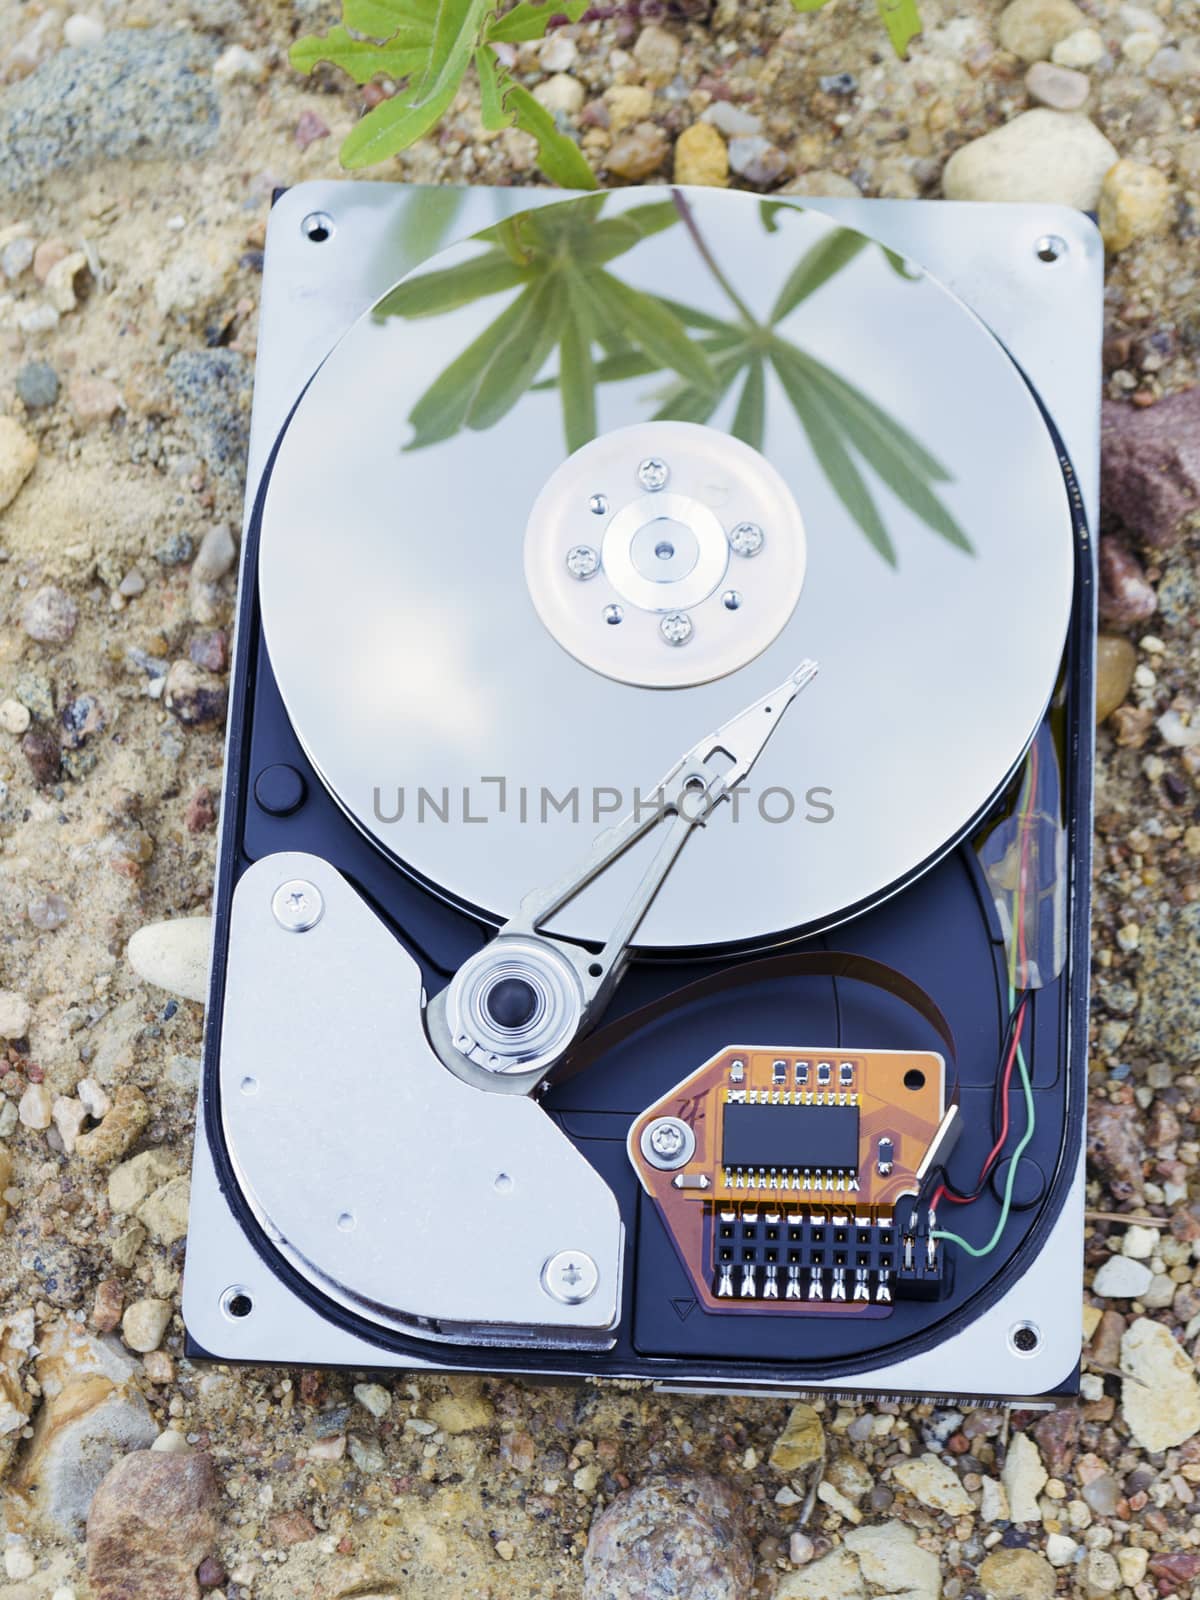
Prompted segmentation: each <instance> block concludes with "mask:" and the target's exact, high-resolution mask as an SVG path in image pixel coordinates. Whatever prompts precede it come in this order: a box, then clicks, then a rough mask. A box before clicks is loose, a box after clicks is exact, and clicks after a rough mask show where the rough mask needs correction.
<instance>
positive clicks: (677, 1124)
mask: <svg viewBox="0 0 1200 1600" xmlns="http://www.w3.org/2000/svg"><path fill="white" fill-rule="evenodd" d="M641 1146H642V1154H643V1155H644V1156H645V1158H646V1160H647V1161H648V1162H649V1163H650V1165H651V1166H652V1167H658V1168H659V1170H660V1171H662V1172H674V1171H675V1170H676V1168H678V1167H686V1166H687V1164H688V1162H689V1161H690V1160H691V1159H692V1157H693V1156H694V1155H695V1153H696V1135H695V1134H694V1133H693V1132H692V1130H691V1128H690V1127H689V1126H688V1125H687V1123H686V1122H684V1121H683V1120H682V1118H680V1117H655V1119H654V1121H653V1122H650V1123H647V1125H646V1126H645V1128H643V1129H642V1138H641Z"/></svg>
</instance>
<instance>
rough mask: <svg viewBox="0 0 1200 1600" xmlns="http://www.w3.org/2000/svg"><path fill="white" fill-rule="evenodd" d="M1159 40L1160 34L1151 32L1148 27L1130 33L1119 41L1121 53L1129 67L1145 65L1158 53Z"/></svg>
mask: <svg viewBox="0 0 1200 1600" xmlns="http://www.w3.org/2000/svg"><path fill="white" fill-rule="evenodd" d="M1161 42H1162V40H1161V37H1160V35H1158V34H1157V33H1151V32H1150V31H1149V29H1145V30H1143V31H1140V32H1138V33H1131V34H1129V36H1128V37H1127V38H1125V39H1122V41H1121V54H1122V55H1123V56H1124V57H1125V59H1126V61H1128V62H1129V64H1130V66H1131V67H1147V66H1149V65H1150V62H1151V61H1152V60H1153V59H1154V57H1155V56H1156V55H1157V54H1158V47H1159V45H1160V44H1161Z"/></svg>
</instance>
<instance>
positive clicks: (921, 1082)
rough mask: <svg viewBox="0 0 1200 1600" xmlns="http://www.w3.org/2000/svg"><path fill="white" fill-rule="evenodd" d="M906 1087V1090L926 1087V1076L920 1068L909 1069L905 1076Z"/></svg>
mask: <svg viewBox="0 0 1200 1600" xmlns="http://www.w3.org/2000/svg"><path fill="white" fill-rule="evenodd" d="M904 1087H905V1088H906V1089H923V1088H924V1087H925V1074H924V1073H923V1072H922V1071H921V1069H920V1067H909V1069H908V1071H907V1072H906V1073H905V1074H904Z"/></svg>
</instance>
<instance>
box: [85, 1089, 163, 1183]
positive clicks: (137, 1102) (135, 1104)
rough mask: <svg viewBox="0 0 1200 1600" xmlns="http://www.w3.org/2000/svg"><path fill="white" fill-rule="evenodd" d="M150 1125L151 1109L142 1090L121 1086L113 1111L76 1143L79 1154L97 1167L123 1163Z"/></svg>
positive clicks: (115, 1098) (115, 1094)
mask: <svg viewBox="0 0 1200 1600" xmlns="http://www.w3.org/2000/svg"><path fill="white" fill-rule="evenodd" d="M149 1121H150V1107H149V1106H148V1105H147V1104H146V1097H145V1096H144V1095H143V1094H142V1091H141V1090H140V1089H135V1088H134V1087H133V1085H132V1084H131V1083H123V1084H121V1085H120V1086H119V1087H118V1088H117V1089H116V1090H115V1091H114V1092H113V1103H112V1109H111V1110H110V1111H109V1113H108V1115H107V1116H106V1117H105V1118H104V1121H103V1122H101V1123H100V1125H99V1126H98V1127H96V1128H93V1129H92V1131H91V1132H90V1133H82V1134H80V1136H79V1138H78V1139H77V1140H76V1141H75V1154H76V1155H77V1156H80V1157H82V1159H83V1160H84V1161H89V1162H91V1164H92V1165H93V1166H96V1167H106V1166H108V1164H109V1163H110V1162H112V1161H119V1160H120V1159H121V1157H122V1156H123V1155H124V1154H125V1152H126V1151H127V1150H128V1149H129V1148H130V1146H131V1145H132V1144H133V1143H134V1142H135V1140H137V1138H138V1137H139V1136H140V1134H141V1132H142V1130H143V1129H144V1128H145V1126H146V1124H147V1123H148V1122H149Z"/></svg>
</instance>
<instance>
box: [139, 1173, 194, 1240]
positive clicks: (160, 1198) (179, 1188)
mask: <svg viewBox="0 0 1200 1600" xmlns="http://www.w3.org/2000/svg"><path fill="white" fill-rule="evenodd" d="M190 1189H191V1185H190V1183H189V1181H188V1179H187V1178H185V1177H178V1178H172V1179H171V1181H170V1182H169V1183H164V1184H163V1186H162V1188H161V1189H156V1190H155V1191H154V1193H153V1194H152V1195H151V1196H150V1198H149V1199H148V1200H144V1201H143V1202H142V1204H141V1205H140V1206H139V1207H138V1221H139V1222H140V1223H142V1225H143V1226H144V1227H145V1228H146V1230H147V1232H149V1234H150V1235H151V1237H152V1238H154V1239H157V1240H158V1242H159V1244H163V1245H171V1244H174V1243H175V1242H176V1241H177V1240H179V1239H182V1238H184V1237H185V1236H186V1234H187V1227H188V1199H189V1193H190Z"/></svg>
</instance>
